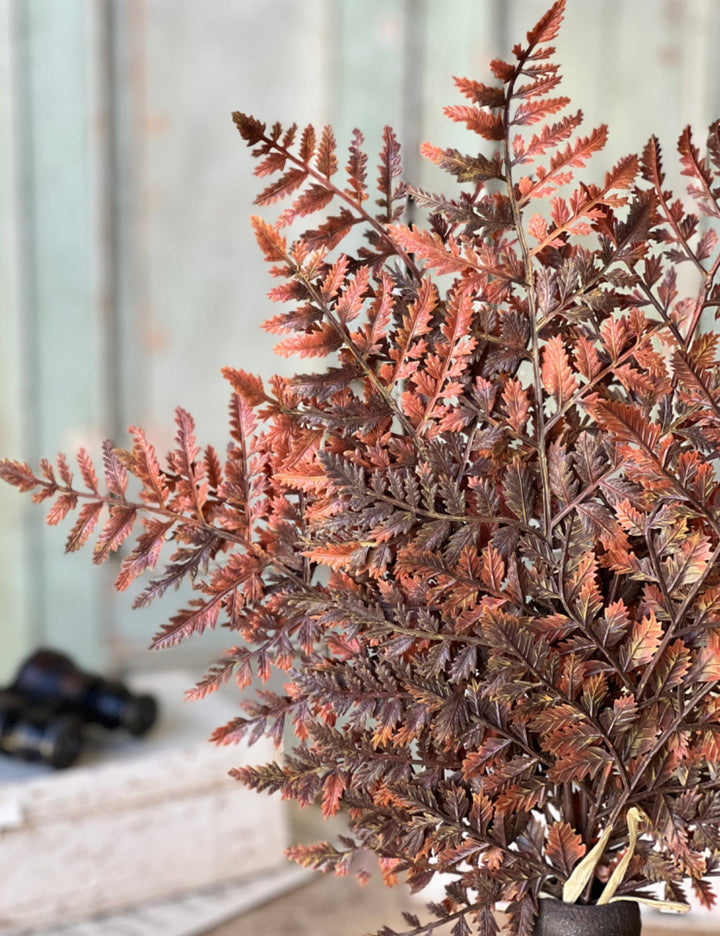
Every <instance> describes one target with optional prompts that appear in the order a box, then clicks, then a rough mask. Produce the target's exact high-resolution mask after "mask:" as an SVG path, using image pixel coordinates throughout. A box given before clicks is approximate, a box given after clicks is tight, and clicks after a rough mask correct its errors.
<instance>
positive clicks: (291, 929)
mask: <svg viewBox="0 0 720 936" xmlns="http://www.w3.org/2000/svg"><path fill="white" fill-rule="evenodd" d="M285 805H286V806H287V807H288V809H289V816H290V825H291V828H292V838H293V840H294V841H305V842H309V841H320V840H321V839H325V838H331V839H332V838H333V837H334V835H335V834H336V833H338V832H345V831H346V829H345V826H344V823H343V821H342V820H341V819H340V817H337V818H336V819H334V820H332V821H331V822H330V823H327V824H326V823H323V822H322V820H321V819H320V818H319V813H318V812H317V811H315V810H313V809H312V808H310V809H302V810H298V809H297V808H296V807H295V806H294V804H289V803H288V804H285ZM367 869H368V870H369V871H370V873H371V875H372V876H371V879H370V882H369V883H368V884H366V885H365V886H363V887H361V886H360V885H359V884H358V882H357V879H356V878H355V876H354V875H349V876H348V877H335V876H334V875H331V874H319V873H318V874H316V875H312V874H309V876H308V883H307V884H304V885H302V886H300V887H297V888H296V889H295V890H291V891H289V892H288V893H286V894H283V895H282V896H281V897H278V898H276V899H275V900H272V901H270V902H268V903H266V904H263V905H262V906H260V907H257V908H256V909H255V910H251V911H249V912H247V913H244V914H243V915H242V916H240V917H238V918H237V919H236V920H234V921H232V922H229V923H226V924H224V925H223V926H219V927H216V928H215V929H213V930H210V931H209V932H208V934H207V936H366V934H375V933H376V932H377V931H378V930H380V929H381V928H382V927H383V926H390V927H391V928H392V929H394V930H397V931H398V932H402V931H403V930H404V929H408V928H409V925H408V924H407V923H405V921H404V920H403V917H402V913H403V911H409V912H411V913H415V914H417V915H418V916H419V917H420V920H421V921H422V922H424V921H426V920H427V921H429V920H430V919H431V918H430V916H429V914H428V913H427V911H426V910H425V904H426V903H427V900H428V898H426V897H417V896H415V897H413V896H412V895H411V894H410V893H409V892H408V890H407V888H406V887H405V886H404V885H399V886H397V887H393V888H388V887H385V886H384V884H383V883H382V878H381V877H380V873H379V871H378V870H377V867H376V864H375V859H374V858H373V857H372V856H368V863H367ZM430 899H432V898H430ZM676 933H677V934H679V933H683V934H684V936H719V934H720V927H718V925H717V923H716V922H715V921H713V922H712V923H710V924H709V925H708V926H697V925H694V923H691V921H689V920H687V919H686V918H685V917H682V916H677V917H674V918H672V919H670V918H669V917H668V918H667V922H664V921H663V923H662V924H659V925H653V924H652V923H650V924H649V923H645V924H644V926H643V932H642V936H675V934H676ZM437 936H449V929H448V928H446V929H445V930H441V929H438V930H437Z"/></svg>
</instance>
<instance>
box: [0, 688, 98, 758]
mask: <svg viewBox="0 0 720 936" xmlns="http://www.w3.org/2000/svg"><path fill="white" fill-rule="evenodd" d="M82 746H83V724H82V721H81V719H80V718H79V717H78V716H77V715H74V714H72V713H71V712H63V711H58V710H57V709H56V708H55V706H54V705H53V704H52V703H51V702H42V701H33V700H28V699H26V698H23V697H22V696H19V695H17V694H16V693H14V692H12V691H9V690H7V689H6V690H4V691H2V692H0V751H2V753H3V754H8V755H10V756H11V757H19V758H21V759H22V760H26V761H35V762H41V763H44V764H49V765H50V766H51V767H55V768H57V769H61V768H63V767H69V766H70V765H71V764H72V763H74V762H75V761H76V760H77V757H78V755H79V754H80V751H81V750H82Z"/></svg>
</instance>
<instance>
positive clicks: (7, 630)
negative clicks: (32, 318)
mask: <svg viewBox="0 0 720 936" xmlns="http://www.w3.org/2000/svg"><path fill="white" fill-rule="evenodd" d="M14 25H15V22H14V17H13V9H12V3H11V0H1V2H0V284H1V288H2V291H1V292H0V452H8V453H10V452H14V453H16V454H17V455H20V453H21V450H22V445H23V434H22V424H21V421H22V398H23V391H22V374H21V366H20V358H21V335H20V324H21V323H20V320H19V316H18V315H17V310H18V300H19V288H20V284H19V281H18V279H19V278H18V266H19V256H20V243H19V239H20V231H19V229H18V224H19V216H18V204H17V189H16V184H15V180H16V178H17V171H18V166H17V155H18V152H17V146H16V135H15V132H14V128H15V125H16V121H17V120H18V114H17V112H16V108H17V98H16V94H17V88H16V83H15V77H16V75H15V64H16V59H15V56H16V55H17V49H16V48H14V47H13V35H14ZM24 501H25V499H24V498H20V497H18V496H17V493H16V492H15V491H14V490H12V489H10V488H8V487H7V486H6V485H0V619H1V624H0V634H1V635H2V637H1V638H0V680H3V679H6V678H7V677H8V676H9V675H10V673H11V671H12V667H13V665H14V661H15V660H16V659H17V658H18V657H20V656H21V655H22V654H23V653H24V652H25V651H26V650H27V649H28V645H29V640H28V635H27V628H26V601H25V600H26V596H27V584H26V582H27V578H26V576H27V548H28V543H27V539H26V537H25V536H24V533H23V528H24V521H25V520H26V518H27V515H28V508H31V505H30V504H26V503H25V502H24Z"/></svg>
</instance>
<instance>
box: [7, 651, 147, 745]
mask: <svg viewBox="0 0 720 936" xmlns="http://www.w3.org/2000/svg"><path fill="white" fill-rule="evenodd" d="M11 689H12V690H13V692H15V693H17V694H19V695H23V696H26V697H27V698H29V699H46V700H48V701H52V703H53V705H55V706H57V707H59V708H61V709H62V710H63V711H66V712H70V713H72V714H74V715H76V716H78V717H79V718H81V719H82V720H83V721H85V722H96V723H97V724H99V725H102V726H103V727H104V728H125V729H126V730H127V731H129V732H130V733H131V734H133V735H142V734H145V732H146V731H148V730H149V729H150V728H151V727H152V726H153V724H154V723H155V719H156V717H157V703H156V701H155V699H154V698H153V697H152V696H150V695H138V694H136V693H133V692H131V691H130V690H129V689H128V687H127V686H126V685H125V684H124V683H122V682H120V681H119V680H111V679H105V678H104V677H102V676H98V675H97V674H95V673H88V672H85V671H83V670H81V669H80V668H79V667H77V666H76V665H75V663H73V661H72V660H71V659H70V657H67V656H65V654H63V653H58V652H57V651H56V650H48V649H42V650H38V651H36V652H35V653H34V654H33V655H32V656H31V657H30V658H29V659H27V660H26V661H25V662H24V663H23V664H22V666H21V667H20V669H19V671H18V673H17V676H16V677H15V682H14V683H13V685H12V687H11Z"/></svg>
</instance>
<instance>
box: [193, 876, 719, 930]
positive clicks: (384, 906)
mask: <svg viewBox="0 0 720 936" xmlns="http://www.w3.org/2000/svg"><path fill="white" fill-rule="evenodd" d="M403 910H409V911H411V912H414V913H417V914H418V916H419V917H420V919H421V921H424V920H426V919H429V918H428V916H427V914H426V913H425V912H424V907H423V901H421V900H419V899H417V898H413V897H411V896H410V895H409V894H408V892H407V890H406V889H405V888H403V887H395V888H392V889H390V888H386V887H384V885H383V884H382V882H381V880H380V879H379V876H378V875H375V876H373V878H372V880H371V882H370V883H369V884H367V885H366V886H365V887H359V886H358V884H357V881H356V880H355V878H354V877H348V878H336V877H332V876H330V875H318V877H317V878H316V879H313V880H311V883H309V884H308V885H306V886H304V887H299V888H298V889H297V890H294V891H292V892H290V893H288V894H285V895H284V896H282V897H280V898H278V899H276V900H274V901H272V902H271V903H268V904H265V905H264V906H262V907H258V908H257V909H256V910H253V911H251V912H249V913H245V914H243V916H242V917H239V918H238V919H237V920H235V921H233V922H231V923H226V924H225V925H224V926H221V927H219V928H217V929H214V930H212V931H211V933H209V934H208V936H365V934H368V933H373V934H374V933H376V932H377V931H378V930H379V929H380V928H381V927H382V926H384V925H387V926H390V927H392V928H393V929H395V930H397V931H398V932H402V931H403V929H407V928H408V925H407V924H406V923H405V922H404V920H403V918H402V911H403ZM437 933H438V936H441V934H442V936H445V934H446V933H449V929H446V930H438V931H437ZM676 933H678V934H679V933H683V934H685V936H718V929H717V927H714V928H713V927H711V928H705V927H703V928H696V927H692V928H691V927H690V925H689V923H688V921H687V920H685V919H684V918H683V917H677V920H676V921H673V924H672V925H662V926H652V925H648V924H647V923H646V924H645V925H644V927H643V933H642V936H674V934H676Z"/></svg>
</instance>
